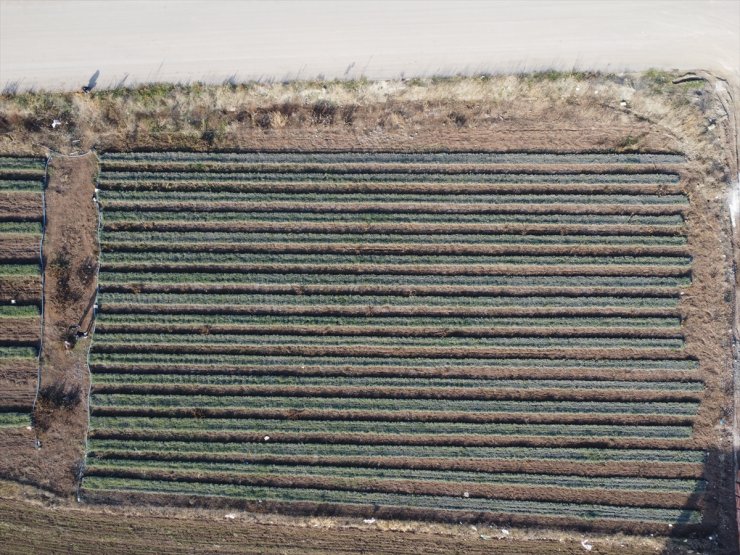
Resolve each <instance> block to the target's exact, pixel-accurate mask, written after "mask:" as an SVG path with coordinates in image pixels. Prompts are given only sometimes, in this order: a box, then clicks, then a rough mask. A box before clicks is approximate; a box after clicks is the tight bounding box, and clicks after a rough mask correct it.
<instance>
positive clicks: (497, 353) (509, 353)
mask: <svg viewBox="0 0 740 555" xmlns="http://www.w3.org/2000/svg"><path fill="white" fill-rule="evenodd" d="M95 351H96V352H98V353H141V352H142V351H146V352H147V353H160V354H213V355H219V354H222V355H263V356H306V357H343V356H344V357H379V358H454V359H465V358H492V359H496V358H505V359H519V358H536V359H542V360H560V359H574V360H599V359H607V360H686V359H687V358H688V356H687V355H686V353H684V352H683V350H680V349H660V348H644V349H638V348H627V347H624V348H605V349H600V348H586V349H578V348H537V347H534V348H532V347H492V348H477V347H470V348H468V347H462V348H461V347H393V348H388V347H377V346H374V345H357V346H354V345H346V346H344V345H320V346H312V345H218V344H210V345H208V344H205V345H204V344H179V343H149V344H147V345H146V348H143V347H142V346H141V345H137V344H133V343H110V344H98V345H97V346H96V347H95Z"/></svg>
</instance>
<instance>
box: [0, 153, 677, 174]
mask: <svg viewBox="0 0 740 555" xmlns="http://www.w3.org/2000/svg"><path fill="white" fill-rule="evenodd" d="M100 159H101V163H102V167H103V171H104V172H105V171H106V162H109V161H110V162H165V163H166V162H187V163H198V162H222V163H226V162H238V163H260V164H262V163H265V164H268V163H279V164H285V163H290V164H358V163H363V164H368V163H369V164H383V163H394V164H402V163H406V164H680V163H682V162H684V161H685V158H684V157H683V156H681V155H679V154H641V153H640V154H638V153H634V154H632V153H630V154H612V153H605V154H534V153H532V154H530V153H523V152H512V153H508V152H507V153H503V152H502V153H499V152H424V153H421V152H413V153H411V152H225V153H220V152H219V153H216V152H197V153H195V152H111V153H106V154H101V156H100ZM2 160H3V159H0V164H2Z"/></svg>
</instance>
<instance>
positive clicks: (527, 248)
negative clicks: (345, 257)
mask: <svg viewBox="0 0 740 555" xmlns="http://www.w3.org/2000/svg"><path fill="white" fill-rule="evenodd" d="M37 248H38V246H37ZM102 251H103V252H185V253H201V252H205V253H249V254H355V255H430V256H433V255H449V256H454V255H470V256H504V255H522V256H665V257H678V256H688V254H689V252H688V250H687V249H686V248H685V247H681V246H674V245H519V244H514V245H506V244H499V245H478V244H465V243H447V244H436V245H434V244H432V245H430V244H416V243H410V244H408V243H407V244H403V243H396V244H394V243H390V242H389V243H385V244H384V243H210V242H209V243H202V242H195V243H173V242H168V243H164V242H161V243H156V242H110V241H108V242H104V243H103V244H102ZM2 252H3V251H2V243H0V256H2Z"/></svg>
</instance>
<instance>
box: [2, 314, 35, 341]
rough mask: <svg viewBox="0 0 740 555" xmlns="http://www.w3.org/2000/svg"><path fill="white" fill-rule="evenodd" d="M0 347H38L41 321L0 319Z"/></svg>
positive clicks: (27, 318)
mask: <svg viewBox="0 0 740 555" xmlns="http://www.w3.org/2000/svg"><path fill="white" fill-rule="evenodd" d="M0 326H2V328H0V345H28V346H34V347H36V346H38V344H39V342H40V341H41V319H40V318H39V317H36V316H32V317H26V318H0Z"/></svg>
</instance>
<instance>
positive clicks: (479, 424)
mask: <svg viewBox="0 0 740 555" xmlns="http://www.w3.org/2000/svg"><path fill="white" fill-rule="evenodd" d="M697 179H698V178H697V176H695V175H694V174H693V173H692V168H691V165H690V164H689V163H688V161H687V159H686V158H685V157H684V156H681V155H674V154H631V155H616V154H612V155H609V154H604V155H598V154H584V155H575V154H571V155H538V154H513V153H512V154H484V153H472V152H470V153H468V152H464V153H426V154H423V153H320V152H316V153H270V154H257V153H244V154H226V155H220V154H205V155H201V154H186V153H159V154H157V153H140V154H109V155H104V156H102V160H101V173H100V177H99V180H98V188H99V190H100V193H99V202H100V206H101V210H102V221H103V224H102V228H101V229H102V233H101V251H102V255H101V268H100V284H99V294H98V300H97V303H98V314H97V321H96V331H95V337H94V342H93V348H92V352H91V360H90V367H91V371H92V377H93V378H92V381H93V384H92V395H91V421H90V432H89V443H88V447H89V452H88V460H87V469H86V472H85V478H84V480H83V488H82V492H83V495H84V497H85V498H86V499H88V500H91V501H114V500H115V501H120V500H125V499H127V500H138V501H146V502H150V503H157V504H168V503H173V504H181V503H185V502H186V501H188V500H189V501H190V502H192V500H193V499H197V500H199V501H200V503H202V504H204V505H206V506H229V505H232V506H236V507H242V508H245V509H249V510H259V511H262V510H278V511H288V512H297V513H304V514H345V515H353V516H363V517H366V518H375V517H378V518H397V517H403V518H417V519H436V520H448V521H452V522H457V521H461V520H462V521H470V522H488V523H492V522H506V523H508V524H515V525H527V526H529V525H548V526H552V527H572V528H578V529H586V530H597V531H618V530H621V531H624V530H629V531H632V532H634V533H641V534H649V533H658V534H676V533H679V534H688V533H711V532H712V531H713V530H715V529H716V528H717V527H718V526H719V518H720V517H719V514H720V512H721V509H720V507H721V505H722V504H723V503H725V501H724V500H723V496H725V497H726V496H727V495H726V493H724V492H723V491H722V489H721V488H723V487H725V485H726V481H727V478H726V472H727V470H726V469H727V466H726V465H727V464H728V459H727V458H726V457H723V456H722V455H721V453H720V449H721V447H720V446H721V444H722V443H721V437H720V436H719V435H718V434H717V432H716V431H715V426H716V424H717V422H718V421H719V419H720V418H721V417H722V414H723V413H722V410H723V403H726V400H727V397H726V395H727V392H726V391H723V390H722V387H721V383H720V381H719V378H720V375H721V373H720V372H718V369H719V368H720V366H718V365H722V364H723V354H724V355H725V356H726V352H725V351H723V345H722V341H725V342H726V341H727V338H726V337H725V338H723V337H724V336H723V335H722V333H723V330H722V329H719V330H718V329H716V328H718V327H719V324H720V322H722V321H726V322H727V321H729V320H727V319H728V318H729V314H730V313H729V305H727V304H725V305H724V306H725V309H723V304H722V296H723V295H725V294H726V293H727V291H728V289H727V287H728V285H727V283H726V282H725V281H724V275H723V274H722V271H723V267H725V266H726V263H724V262H723V261H722V258H720V257H717V254H718V253H722V251H721V249H720V248H719V247H718V243H717V241H718V236H717V233H718V231H719V228H718V227H717V226H718V222H717V223H713V224H712V225H708V220H707V212H708V211H709V212H710V213H711V208H710V207H709V206H708V205H707V204H706V202H707V200H706V199H705V195H704V191H702V190H701V188H699V187H698V186H697ZM725 256H726V254H725ZM697 297H699V298H700V300H699V299H697ZM712 298H714V299H715V301H711V300H710V299H712ZM705 303H709V304H708V305H707V304H705ZM706 306H712V307H713V308H712V309H711V310H707V308H706ZM726 347H727V346H726V345H725V348H726ZM724 360H725V362H724V364H726V363H727V362H726V359H724ZM723 476H724V477H723Z"/></svg>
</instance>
